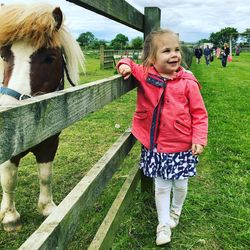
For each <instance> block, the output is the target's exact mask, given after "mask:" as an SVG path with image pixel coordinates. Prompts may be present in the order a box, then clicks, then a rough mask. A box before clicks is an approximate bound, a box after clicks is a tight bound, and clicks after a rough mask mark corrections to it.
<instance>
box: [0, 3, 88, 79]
mask: <svg viewBox="0 0 250 250" xmlns="http://www.w3.org/2000/svg"><path fill="white" fill-rule="evenodd" d="M55 8H56V7H54V6H52V5H50V4H48V3H35V4H10V5H8V4H7V5H4V6H1V7H0V25H1V26H0V47H2V46H6V45H8V44H13V43H14V42H16V41H19V40H26V41H28V42H29V43H30V44H31V45H32V46H33V47H34V48H36V49H39V48H42V47H46V48H55V47H61V48H62V50H63V53H64V55H65V59H66V63H67V67H68V71H69V74H70V77H71V79H72V81H73V82H78V79H79V74H78V72H79V67H78V66H79V65H80V67H81V68H82V70H84V56H83V53H82V50H81V48H80V46H79V45H78V43H77V42H76V41H75V39H74V38H73V37H72V35H71V34H70V32H69V31H68V29H67V27H66V26H65V25H64V22H63V23H62V25H61V27H60V29H59V30H58V29H57V27H56V26H57V22H56V20H55V19H54V17H53V13H52V12H53V10H54V9H55ZM63 21H64V20H63ZM0 64H1V63H0ZM0 66H1V65H0Z"/></svg>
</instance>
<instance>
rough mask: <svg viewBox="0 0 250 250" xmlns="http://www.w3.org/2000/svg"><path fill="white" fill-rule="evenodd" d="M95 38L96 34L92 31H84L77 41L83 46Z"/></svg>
mask: <svg viewBox="0 0 250 250" xmlns="http://www.w3.org/2000/svg"><path fill="white" fill-rule="evenodd" d="M94 40H96V38H95V36H94V35H93V34H92V33H91V32H85V33H82V34H81V35H80V36H79V37H78V38H77V39H76V41H77V42H78V43H79V44H80V45H81V46H85V47H86V46H89V45H90V44H91V43H92V42H93V41H94Z"/></svg>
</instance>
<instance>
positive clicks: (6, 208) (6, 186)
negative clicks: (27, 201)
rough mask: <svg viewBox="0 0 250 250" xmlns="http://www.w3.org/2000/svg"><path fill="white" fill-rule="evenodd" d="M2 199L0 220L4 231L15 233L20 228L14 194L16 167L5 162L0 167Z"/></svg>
mask: <svg viewBox="0 0 250 250" xmlns="http://www.w3.org/2000/svg"><path fill="white" fill-rule="evenodd" d="M0 175H1V184H2V189H3V198H2V202H1V210H0V220H2V223H3V227H4V230H5V231H8V232H10V231H16V230H19V229H20V228H21V222H20V214H19V213H18V212H17V210H16V208H15V202H14V193H15V188H16V183H17V165H16V164H14V163H12V162H11V161H6V162H4V163H3V164H1V165H0Z"/></svg>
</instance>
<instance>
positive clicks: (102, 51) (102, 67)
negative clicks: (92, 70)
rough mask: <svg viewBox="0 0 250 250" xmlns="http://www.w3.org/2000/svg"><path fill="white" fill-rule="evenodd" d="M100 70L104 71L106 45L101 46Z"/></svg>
mask: <svg viewBox="0 0 250 250" xmlns="http://www.w3.org/2000/svg"><path fill="white" fill-rule="evenodd" d="M100 68H101V69H104V45H101V46H100Z"/></svg>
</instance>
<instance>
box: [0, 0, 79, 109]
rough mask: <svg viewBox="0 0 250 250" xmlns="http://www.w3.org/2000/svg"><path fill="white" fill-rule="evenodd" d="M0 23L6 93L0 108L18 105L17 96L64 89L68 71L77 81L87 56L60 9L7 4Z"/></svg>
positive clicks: (0, 13) (0, 66)
mask: <svg viewBox="0 0 250 250" xmlns="http://www.w3.org/2000/svg"><path fill="white" fill-rule="evenodd" d="M0 24H1V28H0V55H1V59H0V74H1V75H0V81H1V80H2V86H3V87H1V93H2V94H4V95H2V96H1V98H0V105H5V104H10V103H15V102H16V100H15V98H14V96H15V95H18V93H19V94H20V95H21V96H17V97H18V98H19V99H21V98H22V97H24V98H25V97H29V96H35V95H39V94H44V93H49V92H53V91H56V90H59V89H62V85H63V80H64V73H65V68H67V71H68V74H69V77H70V79H71V80H72V81H73V82H75V83H77V82H78V80H79V68H81V69H83V67H84V57H83V54H82V51H81V48H80V47H79V45H78V43H77V42H76V41H75V39H74V38H73V37H72V35H71V34H70V33H69V31H68V30H67V28H66V26H65V25H64V17H63V14H62V12H61V9H60V8H59V7H53V6H51V5H50V4H45V3H39V4H28V5H25V4H15V5H4V6H2V7H0ZM65 65H66V67H65ZM79 66H80V67H79ZM5 92H6V93H5ZM18 98H16V99H18Z"/></svg>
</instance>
